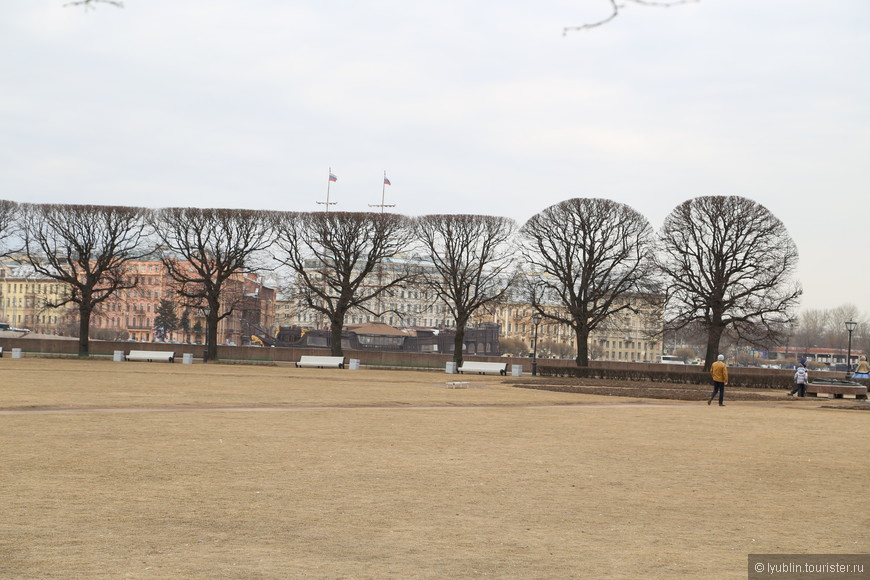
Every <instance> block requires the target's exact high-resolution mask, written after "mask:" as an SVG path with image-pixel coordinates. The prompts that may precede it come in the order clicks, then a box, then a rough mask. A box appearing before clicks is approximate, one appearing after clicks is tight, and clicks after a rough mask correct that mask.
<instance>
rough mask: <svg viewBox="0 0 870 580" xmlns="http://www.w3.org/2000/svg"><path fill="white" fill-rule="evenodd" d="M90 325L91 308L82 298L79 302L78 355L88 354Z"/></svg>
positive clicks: (89, 348)
mask: <svg viewBox="0 0 870 580" xmlns="http://www.w3.org/2000/svg"><path fill="white" fill-rule="evenodd" d="M90 327H91V308H90V306H89V301H85V300H83V301H82V302H81V303H80V304H79V356H81V357H86V356H90V351H91V347H90V341H89V337H88V334H89V329H90Z"/></svg>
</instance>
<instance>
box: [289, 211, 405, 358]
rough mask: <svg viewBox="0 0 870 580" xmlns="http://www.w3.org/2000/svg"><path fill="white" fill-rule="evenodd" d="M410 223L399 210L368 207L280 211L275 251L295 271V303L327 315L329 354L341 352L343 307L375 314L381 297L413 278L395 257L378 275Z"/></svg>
mask: <svg viewBox="0 0 870 580" xmlns="http://www.w3.org/2000/svg"><path fill="white" fill-rule="evenodd" d="M411 225H412V224H411V221H410V220H409V219H408V218H406V217H404V216H401V215H397V214H384V213H370V212H360V213H352V212H328V213H285V214H281V215H280V217H279V218H278V225H277V229H276V232H277V235H276V241H275V244H276V246H277V248H278V251H277V252H276V254H275V256H274V257H275V259H276V261H278V262H279V263H280V264H283V265H285V266H288V267H289V268H290V269H291V270H292V271H293V272H294V274H295V275H296V282H295V287H294V292H295V296H296V299H297V300H298V301H299V302H300V305H301V306H302V307H304V308H308V309H311V310H314V311H315V312H319V313H321V314H323V315H324V316H325V317H326V318H327V319H328V320H329V324H330V329H331V333H332V354H333V355H334V356H342V355H343V351H342V347H341V331H342V328H343V327H344V319H345V315H346V314H347V313H348V311H350V310H351V309H353V308H359V309H361V310H363V311H366V312H369V313H371V314H374V315H376V316H380V315H381V314H383V311H382V309H381V308H380V307H379V306H378V305H377V303H378V302H380V298H381V297H383V296H384V295H386V294H388V293H389V292H391V291H392V290H393V289H395V288H398V287H402V286H404V285H406V284H408V283H410V282H412V281H413V280H414V276H415V272H414V270H413V268H410V267H406V266H402V265H398V264H395V263H393V264H391V265H390V269H389V270H390V271H389V272H388V274H387V276H385V277H384V276H381V275H379V272H382V270H381V268H383V266H384V263H385V262H387V261H390V260H391V259H392V258H395V257H396V256H397V255H398V254H400V253H401V252H403V251H404V250H405V249H406V248H407V247H408V245H409V243H410V241H411V239H412V228H411ZM379 278H380V279H379Z"/></svg>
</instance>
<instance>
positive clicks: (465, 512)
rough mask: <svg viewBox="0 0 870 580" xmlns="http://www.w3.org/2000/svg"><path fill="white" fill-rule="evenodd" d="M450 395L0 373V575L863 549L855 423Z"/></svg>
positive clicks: (136, 369)
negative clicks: (0, 460)
mask: <svg viewBox="0 0 870 580" xmlns="http://www.w3.org/2000/svg"><path fill="white" fill-rule="evenodd" d="M468 378H469V381H470V383H471V385H470V388H468V389H461V390H459V389H458V390H453V389H447V388H445V385H446V382H447V381H448V380H450V377H449V376H448V375H444V374H443V373H425V372H402V371H396V372H380V371H368V370H361V371H349V370H344V371H338V370H319V369H291V368H287V367H251V368H249V369H248V368H240V367H238V366H223V365H186V366H182V365H169V364H158V363H151V364H149V363H113V362H100V361H96V362H92V361H58V360H36V359H16V360H10V359H0V408H3V409H5V410H6V411H8V412H9V413H8V414H3V415H0V449H3V466H2V467H3V468H2V470H0V513H3V518H2V519H0V530H2V533H0V577H3V578H202V579H206V578H209V579H211V578H257V579H265V578H446V577H452V578H476V577H487V578H558V579H561V578H578V577H579V578H602V577H608V578H641V577H643V578H674V577H683V576H685V577H692V578H745V577H746V562H747V555H748V554H749V553H810V552H812V553H819V552H841V553H867V552H870V539H868V536H867V533H866V530H867V529H868V526H870V517H868V516H867V514H868V513H870V509H868V508H870V502H868V500H867V494H866V492H865V487H866V474H867V473H868V471H870V469H868V468H870V460H868V457H870V455H868V453H867V451H868V449H867V443H866V441H867V439H868V438H867V435H868V434H870V433H868V431H870V429H868V422H867V415H866V414H864V413H852V412H842V411H839V410H835V409H823V408H821V406H822V404H823V403H824V404H830V403H831V402H830V401H828V402H825V401H811V400H804V401H793V400H787V399H786V398H785V395H784V393H783V394H781V400H780V399H771V400H770V401H764V400H752V401H743V400H737V399H734V403H733V405H729V406H728V407H725V408H716V407H712V408H711V407H708V406H706V405H704V404H703V403H701V402H698V401H685V400H682V401H681V400H670V401H666V400H662V399H647V398H637V397H636V395H635V394H631V395H629V396H623V397H616V396H599V395H593V394H587V393H568V392H553V391H541V390H532V389H521V388H516V387H514V386H512V385H511V384H509V382H510V381H505V379H504V378H502V377H468ZM526 382H531V381H528V380H527V381H526ZM593 386H596V385H593ZM614 388H615V387H614ZM623 393H625V391H623ZM28 409H30V410H29V411H28ZM49 411H50V412H49Z"/></svg>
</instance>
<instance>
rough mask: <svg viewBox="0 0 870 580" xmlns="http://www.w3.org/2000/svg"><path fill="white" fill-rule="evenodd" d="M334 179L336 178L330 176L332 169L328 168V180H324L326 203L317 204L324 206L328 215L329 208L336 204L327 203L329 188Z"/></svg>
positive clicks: (319, 202)
mask: <svg viewBox="0 0 870 580" xmlns="http://www.w3.org/2000/svg"><path fill="white" fill-rule="evenodd" d="M336 179H337V178H336V177H335V176H334V175H333V174H332V167H330V168H329V178H328V179H327V180H326V201H318V202H317V203H318V204H319V205H325V206H326V213H329V206H331V205H335V204H336V202H334V201H333V202H330V201H329V186H330V185H331V184H332V182H333V181H336Z"/></svg>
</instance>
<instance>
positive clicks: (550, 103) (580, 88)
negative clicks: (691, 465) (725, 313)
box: [0, 0, 870, 310]
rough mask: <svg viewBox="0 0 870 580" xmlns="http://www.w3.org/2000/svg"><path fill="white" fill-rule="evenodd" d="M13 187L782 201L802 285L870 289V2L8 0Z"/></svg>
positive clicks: (544, 203) (514, 204) (657, 208)
mask: <svg viewBox="0 0 870 580" xmlns="http://www.w3.org/2000/svg"><path fill="white" fill-rule="evenodd" d="M0 7H2V8H0V55H2V56H0V198H2V199H10V200H14V201H21V202H37V203H87V204H111V205H141V206H146V207H169V206H173V207H174V206H198V207H230V208H242V207H244V208H251V209H275V210H287V211H305V210H311V211H313V210H318V209H322V208H323V206H322V205H318V204H317V202H318V201H325V199H326V193H327V183H328V172H329V169H330V167H331V168H332V171H333V173H334V174H335V175H336V176H337V178H338V181H336V182H335V183H333V184H332V185H331V189H330V201H333V202H336V203H337V205H335V206H332V207H333V209H334V210H343V211H368V210H370V209H371V208H370V207H369V205H370V204H375V205H376V204H380V203H381V194H382V190H383V185H382V184H383V176H384V172H385V171H386V175H387V177H388V178H389V179H390V181H391V182H392V185H391V186H388V187H387V188H386V199H385V202H386V203H387V204H395V208H391V209H389V210H388V211H396V212H400V213H404V214H407V215H411V216H417V215H424V214H429V213H481V214H491V215H502V216H507V217H511V218H514V219H516V220H517V222H519V223H520V224H522V223H523V222H525V220H527V219H528V218H530V217H532V216H533V215H534V214H536V213H538V212H539V211H542V210H543V209H545V208H546V207H548V206H550V205H552V204H555V203H558V202H560V201H562V200H565V199H569V198H572V197H603V198H609V199H613V200H615V201H618V202H621V203H625V204H628V205H630V206H632V207H634V208H635V209H637V210H638V211H639V212H641V213H642V214H644V215H645V216H646V217H647V218H648V219H649V220H650V223H651V224H652V226H653V227H655V228H658V227H660V226H661V223H662V221H663V220H664V218H665V216H666V215H667V214H668V213H669V212H670V211H671V210H672V209H673V208H674V207H675V206H676V205H678V204H679V203H681V202H683V201H685V200H687V199H690V198H692V197H696V196H700V195H741V196H745V197H748V198H750V199H753V200H755V201H757V202H759V203H761V204H763V205H764V206H765V207H767V208H768V209H769V210H770V211H771V212H772V213H773V214H774V215H776V216H777V217H779V218H780V219H781V220H782V221H783V222H784V223H785V225H786V227H787V228H788V230H789V232H790V233H791V235H792V237H793V238H794V240H795V242H796V243H797V246H798V249H799V251H800V254H801V261H800V264H799V266H798V269H797V276H798V278H799V279H800V281H801V282H802V284H803V286H804V290H805V294H804V299H803V307H804V308H834V307H836V306H839V305H842V304H844V303H852V304H855V305H856V306H857V307H858V308H859V309H861V310H870V259H868V255H867V254H868V251H867V250H868V247H867V239H868V234H870V228H868V222H867V220H868V217H870V196H868V189H870V187H868V184H870V74H868V70H870V66H868V57H870V2H868V1H867V0H700V1H699V2H697V3H692V4H685V5H680V6H673V7H670V8H654V7H640V6H637V5H629V6H628V7H627V8H626V9H625V10H624V11H623V12H622V14H621V15H620V16H619V18H617V19H616V20H614V21H612V22H610V23H609V24H607V25H605V26H601V27H598V28H594V29H591V30H586V31H583V32H569V33H568V34H567V35H563V34H562V29H563V28H564V27H566V26H574V25H579V24H583V23H584V22H592V21H595V20H597V19H600V18H603V17H606V16H607V14H608V12H609V2H608V1H607V0H499V1H498V2H496V1H490V2H469V1H468V0H437V1H436V0H372V1H370V0H354V1H350V0H316V1H314V0H310V1H301V0H298V1H297V0H252V1H248V2H242V1H239V0H233V1H229V0H171V1H170V0H126V1H125V7H124V8H123V9H118V8H114V7H112V6H109V5H99V7H98V8H97V9H96V10H85V9H83V8H76V7H64V2H63V0H0Z"/></svg>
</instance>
